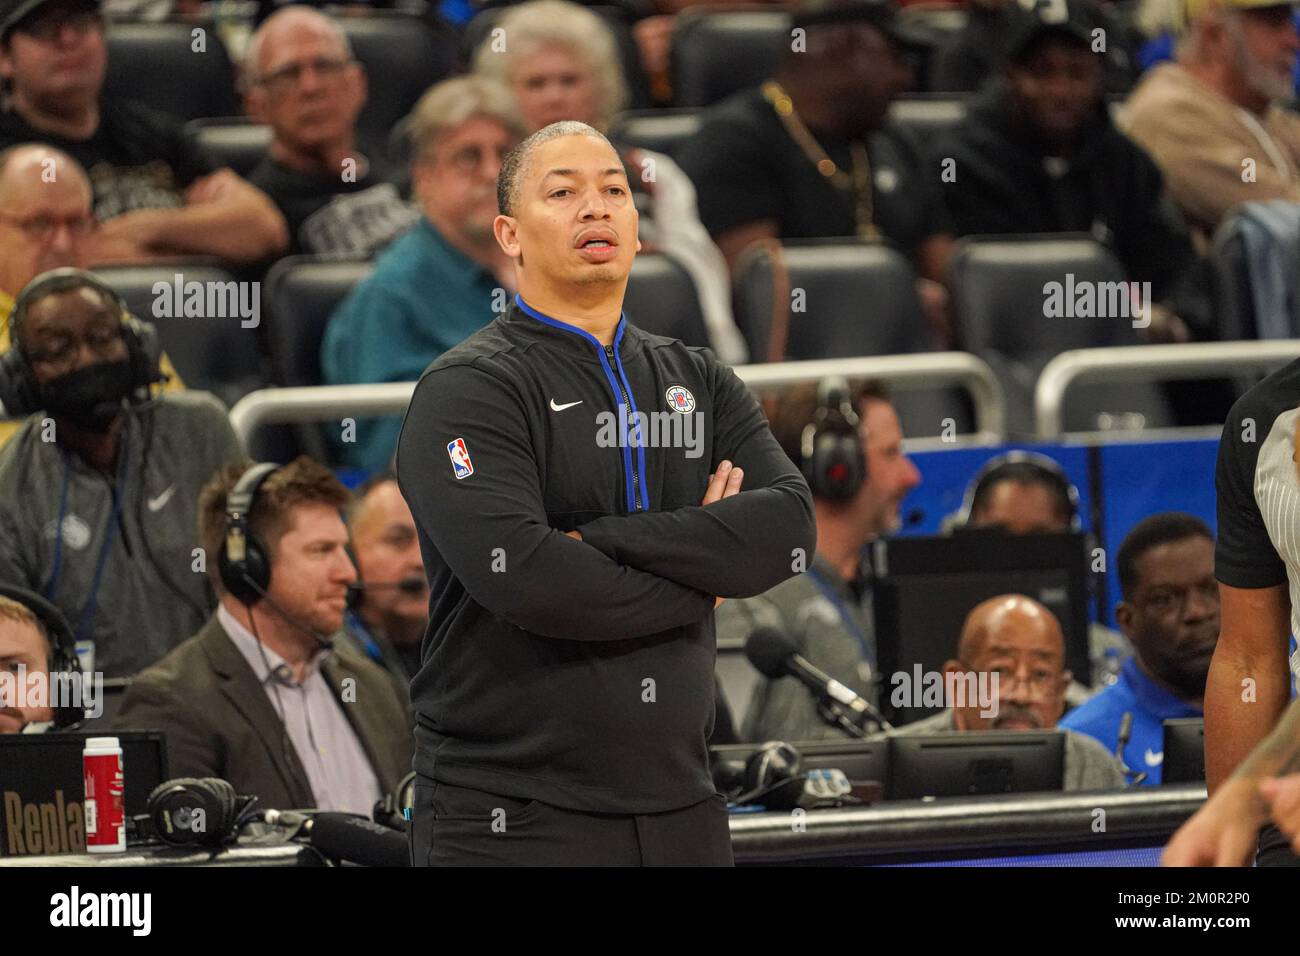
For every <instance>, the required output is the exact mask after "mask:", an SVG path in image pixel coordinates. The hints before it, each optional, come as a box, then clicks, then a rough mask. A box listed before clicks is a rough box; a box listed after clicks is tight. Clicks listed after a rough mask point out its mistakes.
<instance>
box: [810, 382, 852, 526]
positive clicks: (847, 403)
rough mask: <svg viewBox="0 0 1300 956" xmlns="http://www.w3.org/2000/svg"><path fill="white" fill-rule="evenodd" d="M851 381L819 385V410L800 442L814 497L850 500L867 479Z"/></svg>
mask: <svg viewBox="0 0 1300 956" xmlns="http://www.w3.org/2000/svg"><path fill="white" fill-rule="evenodd" d="M859 424H860V419H859V417H858V413H857V412H856V411H855V410H854V408H853V395H852V391H851V389H850V388H849V384H848V382H847V381H846V380H845V379H843V378H840V377H838V376H831V377H828V378H824V379H822V380H821V382H820V383H819V384H818V386H817V409H816V411H814V412H813V417H812V421H810V422H809V423H808V424H807V425H805V426H804V429H803V434H802V435H801V436H800V440H799V471H800V472H801V473H802V474H803V477H804V480H805V481H807V482H808V487H809V488H810V489H811V490H812V493H813V495H814V497H818V498H825V499H827V500H829V501H848V500H849V499H850V498H852V497H853V496H854V495H856V494H857V493H858V489H859V488H861V487H862V486H863V484H865V483H866V480H867V455H866V450H865V449H864V448H863V446H862V434H861V432H860V431H859V430H858V429H859Z"/></svg>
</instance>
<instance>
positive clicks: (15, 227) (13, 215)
mask: <svg viewBox="0 0 1300 956" xmlns="http://www.w3.org/2000/svg"><path fill="white" fill-rule="evenodd" d="M91 195H92V194H91V188H90V180H89V178H88V177H87V176H86V171H85V170H84V169H82V168H81V164H80V163H78V162H77V161H76V160H75V159H73V158H72V157H71V156H69V155H68V154H67V153H65V152H63V151H62V150H58V149H55V148H54V147H52V146H46V145H44V144H43V143H24V144H22V145H20V146H11V147H9V148H8V149H6V150H3V151H0V351H4V350H5V349H7V348H9V322H8V318H9V313H10V311H12V309H13V306H14V297H15V296H16V295H17V294H18V292H19V290H21V289H22V288H23V287H24V286H25V285H27V283H29V282H31V281H32V279H34V278H36V276H38V275H40V274H41V273H42V272H46V271H48V270H50V269H57V268H60V267H62V266H74V267H76V268H78V269H84V268H86V267H87V266H88V265H89V264H90V263H91V262H93V261H94V260H95V258H96V250H97V249H98V232H97V230H96V227H95V218H94V216H93V215H92V214H91ZM162 370H163V372H164V373H165V374H167V375H168V376H169V378H168V379H167V381H166V383H165V384H164V386H163V387H164V388H167V389H179V388H182V387H183V386H182V383H181V380H180V378H179V377H178V376H177V375H176V370H175V369H173V368H172V366H171V361H170V360H169V359H168V358H167V356H165V355H164V356H163V358H162ZM0 414H3V413H2V412H0ZM17 429H18V423H17V422H14V421H0V445H3V444H4V443H5V442H6V441H8V440H9V437H10V436H11V435H13V433H14V432H15V431H17Z"/></svg>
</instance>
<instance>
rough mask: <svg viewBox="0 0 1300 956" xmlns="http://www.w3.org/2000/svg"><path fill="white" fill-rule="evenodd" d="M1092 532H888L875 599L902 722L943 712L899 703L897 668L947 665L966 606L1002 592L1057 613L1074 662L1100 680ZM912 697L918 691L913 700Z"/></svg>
mask: <svg viewBox="0 0 1300 956" xmlns="http://www.w3.org/2000/svg"><path fill="white" fill-rule="evenodd" d="M1088 557H1089V555H1088V551H1087V539H1086V537H1085V536H1084V535H1082V534H1079V533H1077V532H1064V533H1060V534H1036V535H1008V534H1005V533H1003V532H1000V531H966V532H963V533H961V534H956V535H952V536H951V537H931V538H885V539H881V540H878V541H876V542H875V544H874V546H873V547H872V563H873V566H874V569H875V575H876V581H875V586H874V589H873V592H872V593H873V597H872V602H873V607H874V613H875V622H876V650H877V657H878V662H879V673H880V675H881V676H880V679H881V686H880V704H881V707H882V709H883V710H884V711H885V713H886V715H887V716H889V718H890V720H891V721H892V722H893V723H894V724H895V725H900V726H901V725H903V724H907V723H911V722H912V721H915V720H919V719H921V718H922V717H925V716H928V715H929V714H931V713H935V712H936V709H935V708H933V707H925V706H912V705H910V704H909V705H905V706H899V707H896V706H894V704H893V702H892V698H893V696H894V691H895V689H896V687H901V686H902V685H901V684H896V683H895V678H894V675H907V677H908V679H909V685H910V684H914V683H915V680H913V678H912V675H914V674H915V672H916V671H915V668H916V667H917V665H920V670H921V672H922V673H923V674H926V673H938V672H940V671H941V670H942V669H943V665H944V662H945V661H948V660H949V659H951V658H953V657H955V656H956V654H957V641H958V638H959V637H960V636H961V627H962V624H963V623H964V622H965V620H966V615H967V614H969V613H970V611H971V610H972V609H973V608H974V607H975V606H976V605H977V604H979V603H980V602H981V601H985V600H987V599H988V598H991V597H997V596H998V595H999V594H1024V595H1027V596H1028V597H1031V598H1033V599H1034V600H1036V601H1039V602H1040V603H1042V604H1043V605H1045V606H1046V607H1047V608H1048V610H1050V611H1051V612H1052V613H1053V614H1055V615H1056V618H1057V620H1058V621H1060V623H1061V632H1062V634H1063V635H1064V636H1065V666H1066V668H1067V669H1068V670H1070V671H1071V672H1072V673H1073V674H1074V677H1075V679H1076V680H1079V681H1081V682H1082V683H1084V684H1087V683H1089V682H1090V672H1091V664H1090V660H1089V654H1088V587H1089V570H1088V567H1089V566H1088ZM910 699H912V698H910V697H909V700H910Z"/></svg>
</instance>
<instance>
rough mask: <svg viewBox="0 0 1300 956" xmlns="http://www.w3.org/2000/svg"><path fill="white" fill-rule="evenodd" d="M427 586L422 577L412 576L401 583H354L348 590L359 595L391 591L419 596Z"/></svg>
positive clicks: (403, 579)
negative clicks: (367, 592) (369, 592)
mask: <svg viewBox="0 0 1300 956" xmlns="http://www.w3.org/2000/svg"><path fill="white" fill-rule="evenodd" d="M426 584H427V582H426V581H425V580H424V578H422V577H420V575H418V574H412V575H410V576H409V577H405V578H402V579H401V580H400V581H353V582H352V583H351V584H349V585H348V590H349V591H352V592H354V593H357V594H361V593H364V592H366V591H390V590H397V591H401V592H402V593H403V594H419V593H420V592H421V591H423V590H424V589H425V586H426Z"/></svg>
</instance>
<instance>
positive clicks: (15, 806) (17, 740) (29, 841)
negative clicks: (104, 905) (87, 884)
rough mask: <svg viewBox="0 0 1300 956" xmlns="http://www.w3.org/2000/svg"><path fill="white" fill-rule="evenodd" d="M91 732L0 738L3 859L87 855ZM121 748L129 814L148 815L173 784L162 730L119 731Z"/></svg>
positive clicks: (1, 851)
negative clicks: (161, 789)
mask: <svg viewBox="0 0 1300 956" xmlns="http://www.w3.org/2000/svg"><path fill="white" fill-rule="evenodd" d="M93 736H99V735H97V734H87V733H48V734H0V856H24V855H29V854H50V853H82V852H84V851H85V839H86V831H85V812H84V809H83V807H82V803H83V801H84V799H85V781H84V779H83V775H82V762H81V753H82V751H83V750H84V749H85V746H86V740H87V739H88V738H89V737H93ZM112 736H115V737H117V739H118V740H119V741H120V742H121V744H122V777H123V784H124V785H125V791H126V792H125V794H124V797H125V803H126V815H127V817H128V818H129V817H132V816H135V815H137V814H141V813H144V812H145V806H146V804H147V803H148V800H149V794H150V792H152V791H153V789H154V788H155V787H156V786H158V784H160V783H162V782H163V781H164V780H166V779H168V776H167V744H166V738H165V737H164V735H163V734H162V733H160V732H158V731H116V732H114V733H113V734H112Z"/></svg>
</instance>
